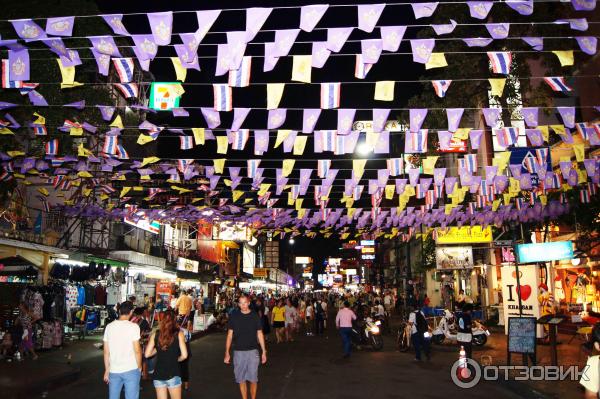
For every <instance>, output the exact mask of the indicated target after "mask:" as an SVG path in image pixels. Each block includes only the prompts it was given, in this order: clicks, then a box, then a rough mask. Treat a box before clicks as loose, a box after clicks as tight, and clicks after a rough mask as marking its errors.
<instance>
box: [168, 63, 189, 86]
mask: <svg viewBox="0 0 600 399" xmlns="http://www.w3.org/2000/svg"><path fill="white" fill-rule="evenodd" d="M171 62H172V63H173V68H175V76H176V78H175V79H177V80H179V81H181V82H185V77H186V76H187V69H186V68H184V67H183V65H182V64H181V60H180V59H179V57H171Z"/></svg>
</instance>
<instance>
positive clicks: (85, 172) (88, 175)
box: [77, 170, 94, 178]
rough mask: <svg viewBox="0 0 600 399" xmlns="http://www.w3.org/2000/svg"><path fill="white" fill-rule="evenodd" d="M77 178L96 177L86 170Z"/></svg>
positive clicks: (78, 174)
mask: <svg viewBox="0 0 600 399" xmlns="http://www.w3.org/2000/svg"><path fill="white" fill-rule="evenodd" d="M77 176H79V177H87V178H92V177H94V176H92V174H91V173H90V172H87V171H85V170H82V171H80V172H79V173H77Z"/></svg>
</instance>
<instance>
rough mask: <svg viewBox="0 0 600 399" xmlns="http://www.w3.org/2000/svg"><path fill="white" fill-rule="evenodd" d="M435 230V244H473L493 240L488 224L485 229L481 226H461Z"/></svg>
mask: <svg viewBox="0 0 600 399" xmlns="http://www.w3.org/2000/svg"><path fill="white" fill-rule="evenodd" d="M435 230H436V233H437V238H436V240H435V242H436V244H474V243H480V242H492V240H493V238H492V228H491V227H490V226H488V227H486V228H485V229H484V228H482V227H481V226H462V227H450V228H447V229H442V228H437V229H435Z"/></svg>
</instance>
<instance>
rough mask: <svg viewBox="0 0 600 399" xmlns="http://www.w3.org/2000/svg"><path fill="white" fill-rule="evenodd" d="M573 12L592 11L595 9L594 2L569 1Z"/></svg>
mask: <svg viewBox="0 0 600 399" xmlns="http://www.w3.org/2000/svg"><path fill="white" fill-rule="evenodd" d="M571 4H572V5H573V9H575V11H592V10H593V9H595V8H596V0H571Z"/></svg>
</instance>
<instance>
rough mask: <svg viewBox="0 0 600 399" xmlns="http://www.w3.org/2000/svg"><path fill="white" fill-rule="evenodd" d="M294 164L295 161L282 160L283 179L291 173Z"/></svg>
mask: <svg viewBox="0 0 600 399" xmlns="http://www.w3.org/2000/svg"><path fill="white" fill-rule="evenodd" d="M295 163H296V160H295V159H284V160H283V166H282V168H283V170H282V174H283V177H288V176H289V175H290V173H292V170H294V164H295Z"/></svg>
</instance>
